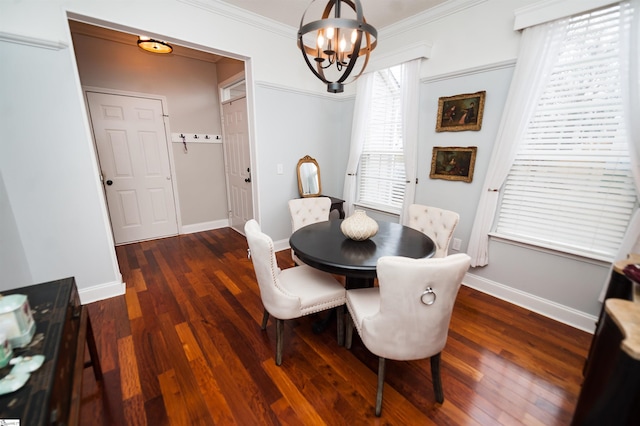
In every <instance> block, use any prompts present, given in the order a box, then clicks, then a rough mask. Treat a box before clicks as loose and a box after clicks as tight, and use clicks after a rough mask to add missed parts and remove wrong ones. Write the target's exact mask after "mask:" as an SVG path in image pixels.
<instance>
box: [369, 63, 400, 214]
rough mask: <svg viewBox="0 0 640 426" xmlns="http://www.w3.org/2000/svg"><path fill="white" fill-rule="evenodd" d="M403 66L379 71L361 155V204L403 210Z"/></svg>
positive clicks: (396, 210)
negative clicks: (401, 96) (401, 88)
mask: <svg viewBox="0 0 640 426" xmlns="http://www.w3.org/2000/svg"><path fill="white" fill-rule="evenodd" d="M401 71H402V68H401V66H396V67H392V68H388V69H385V70H381V71H376V72H375V75H374V83H373V96H372V102H371V104H370V111H369V123H368V125H367V130H366V133H365V141H364V145H363V149H362V154H361V155H360V164H359V172H358V177H359V179H358V204H362V205H366V206H370V207H375V208H378V209H381V210H385V211H391V212H395V213H397V212H400V210H401V209H402V200H403V198H404V189H405V185H406V183H405V180H406V179H405V171H404V154H403V149H402V111H401V109H402V108H401V99H400V95H401V92H400V87H401V84H402V82H401V77H402V72H401Z"/></svg>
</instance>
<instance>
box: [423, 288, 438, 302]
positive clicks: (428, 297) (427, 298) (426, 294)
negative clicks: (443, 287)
mask: <svg viewBox="0 0 640 426" xmlns="http://www.w3.org/2000/svg"><path fill="white" fill-rule="evenodd" d="M420 301H421V302H422V303H423V304H425V305H427V306H431V305H433V304H434V303H435V301H436V293H435V292H434V291H433V289H432V288H431V287H427V289H426V290H425V291H423V292H422V295H421V296H420Z"/></svg>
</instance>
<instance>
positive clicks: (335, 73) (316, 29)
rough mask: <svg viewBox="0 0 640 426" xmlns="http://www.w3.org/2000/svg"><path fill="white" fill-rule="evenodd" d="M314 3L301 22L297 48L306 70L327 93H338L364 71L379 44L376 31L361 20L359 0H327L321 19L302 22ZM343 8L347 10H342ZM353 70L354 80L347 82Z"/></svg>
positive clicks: (314, 0)
mask: <svg viewBox="0 0 640 426" xmlns="http://www.w3.org/2000/svg"><path fill="white" fill-rule="evenodd" d="M315 2H316V0H313V1H312V2H311V4H310V5H309V7H308V8H307V10H306V11H305V12H304V14H303V15H302V19H301V20H300V29H299V30H298V47H299V48H300V51H301V52H302V56H303V58H304V60H305V62H306V63H307V66H308V67H309V69H310V70H311V71H312V72H313V73H314V74H315V76H316V77H318V78H319V79H320V80H322V81H323V82H324V83H326V84H327V91H328V92H331V93H341V92H343V91H344V85H345V84H348V83H351V82H353V81H355V80H356V79H357V78H358V77H360V75H361V74H362V73H363V72H364V69H365V68H366V66H367V63H368V62H369V56H370V54H371V52H372V51H373V49H375V47H376V45H377V44H378V40H377V38H378V32H377V31H376V29H375V28H373V26H371V25H369V24H368V23H367V21H366V20H365V19H364V16H363V14H362V5H361V4H360V0H329V2H328V3H327V5H326V6H325V8H324V11H323V13H322V19H320V20H318V21H312V22H308V23H305V17H306V15H307V13H308V12H309V11H310V10H311V9H312V7H313V6H314V3H315ZM343 5H346V6H349V7H348V8H344V9H345V10H343V8H342V6H343ZM332 12H333V13H332ZM331 15H333V17H330V16H331ZM305 40H306V41H307V42H308V43H309V44H306V43H305ZM358 60H360V62H358ZM356 64H357V66H356ZM354 70H355V74H354V77H353V78H352V79H351V80H350V81H347V79H348V78H349V76H350V75H351V73H352V72H353V71H354Z"/></svg>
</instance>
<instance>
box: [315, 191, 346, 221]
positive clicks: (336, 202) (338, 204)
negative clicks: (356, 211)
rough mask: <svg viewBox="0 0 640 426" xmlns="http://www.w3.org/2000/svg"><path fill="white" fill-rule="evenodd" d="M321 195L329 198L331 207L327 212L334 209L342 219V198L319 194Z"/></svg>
mask: <svg viewBox="0 0 640 426" xmlns="http://www.w3.org/2000/svg"><path fill="white" fill-rule="evenodd" d="M321 197H328V198H329V199H331V208H330V209H329V212H331V210H335V211H337V212H338V215H339V217H340V219H344V200H341V199H340V198H336V197H332V196H330V195H321Z"/></svg>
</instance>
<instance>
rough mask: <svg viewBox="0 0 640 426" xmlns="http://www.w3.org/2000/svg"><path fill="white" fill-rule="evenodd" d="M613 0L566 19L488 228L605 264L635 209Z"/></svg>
mask: <svg viewBox="0 0 640 426" xmlns="http://www.w3.org/2000/svg"><path fill="white" fill-rule="evenodd" d="M624 10H626V9H621V8H620V6H619V5H616V6H615V7H610V8H607V9H604V10H600V11H596V12H591V13H588V14H584V15H581V16H577V17H574V18H572V19H571V20H570V25H569V29H568V31H567V32H566V34H565V35H564V37H565V39H564V41H563V47H562V50H561V53H560V56H559V60H558V61H557V63H556V65H555V68H554V69H553V72H552V74H551V75H550V77H549V80H548V82H547V84H546V89H545V90H544V92H543V94H542V96H541V98H540V99H539V101H538V105H537V109H536V111H535V113H534V116H533V118H532V120H531V121H530V123H529V126H528V129H527V131H526V134H525V136H524V138H523V140H522V141H521V146H520V148H519V152H518V154H517V156H516V159H515V162H514V164H513V166H512V169H511V172H510V174H509V176H508V178H507V180H506V182H505V185H504V188H503V195H502V204H501V208H500V213H499V218H498V221H497V227H496V233H497V234H498V235H501V236H505V237H507V238H509V237H511V238H513V239H517V240H520V241H524V242H528V243H532V244H535V245H540V246H543V247H549V248H553V249H557V250H561V251H565V252H569V253H575V254H579V255H583V256H587V257H592V258H597V259H603V260H612V259H613V258H614V257H615V255H616V254H617V250H618V247H619V245H620V243H621V241H622V238H623V236H624V233H625V230H626V228H627V224H628V223H629V220H630V218H631V215H632V213H633V210H634V208H635V206H636V195H635V189H634V184H633V178H632V174H631V165H630V158H629V153H628V142H627V139H626V133H625V125H624V121H623V113H622V111H623V107H622V100H621V98H620V90H621V75H620V67H621V65H620V61H619V48H620V43H621V40H620V36H619V35H620V31H619V26H620V23H621V20H620V14H621V13H626V12H624Z"/></svg>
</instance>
